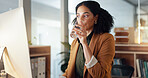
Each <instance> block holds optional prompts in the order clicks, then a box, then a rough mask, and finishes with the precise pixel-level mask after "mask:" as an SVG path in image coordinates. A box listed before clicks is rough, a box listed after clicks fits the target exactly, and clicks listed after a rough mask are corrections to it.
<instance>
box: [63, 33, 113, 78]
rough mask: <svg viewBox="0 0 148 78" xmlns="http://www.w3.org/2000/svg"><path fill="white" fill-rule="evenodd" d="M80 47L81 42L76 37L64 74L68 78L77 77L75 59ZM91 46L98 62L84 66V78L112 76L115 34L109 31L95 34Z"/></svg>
mask: <svg viewBox="0 0 148 78" xmlns="http://www.w3.org/2000/svg"><path fill="white" fill-rule="evenodd" d="M78 47H79V43H78V41H77V40H76V39H75V40H74V41H73V42H72V44H71V52H70V60H69V62H68V67H67V69H66V71H65V73H64V74H63V76H65V77H66V78H77V76H76V75H75V61H76V55H77V50H78ZM89 47H90V49H91V52H92V53H93V55H94V56H95V57H96V59H97V60H98V63H96V64H95V65H94V66H93V67H91V68H88V69H87V68H86V66H84V71H83V72H84V73H83V78H111V68H112V64H113V58H114V55H115V43H114V38H113V36H112V35H111V34H109V33H104V34H93V36H92V39H91V41H90V44H89Z"/></svg>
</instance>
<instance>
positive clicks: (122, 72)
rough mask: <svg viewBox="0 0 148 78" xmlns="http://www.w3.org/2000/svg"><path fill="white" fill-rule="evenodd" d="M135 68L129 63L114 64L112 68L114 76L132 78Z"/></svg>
mask: <svg viewBox="0 0 148 78" xmlns="http://www.w3.org/2000/svg"><path fill="white" fill-rule="evenodd" d="M133 72H134V68H133V67H132V66H129V65H113V67H112V70H111V75H112V78H131V77H132V75H133Z"/></svg>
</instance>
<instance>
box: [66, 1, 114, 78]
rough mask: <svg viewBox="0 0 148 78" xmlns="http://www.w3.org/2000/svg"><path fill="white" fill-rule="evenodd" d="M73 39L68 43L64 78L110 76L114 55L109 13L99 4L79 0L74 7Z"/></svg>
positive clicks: (111, 23) (106, 77) (103, 77)
mask: <svg viewBox="0 0 148 78" xmlns="http://www.w3.org/2000/svg"><path fill="white" fill-rule="evenodd" d="M76 16H77V17H76V19H75V20H74V21H73V22H74V23H76V22H77V25H76V28H73V30H72V31H75V32H76V34H77V35H78V37H77V39H75V40H74V41H73V42H72V45H71V52H70V60H69V63H68V67H67V69H66V71H65V73H64V74H63V76H64V77H66V78H111V68H112V64H113V58H114V55H115V45H114V38H113V36H112V35H111V34H109V32H110V29H111V28H112V27H113V19H112V16H111V15H110V14H109V13H108V12H107V11H106V10H104V9H102V8H101V7H100V5H99V3H97V2H95V1H83V2H81V3H79V4H78V5H77V6H76ZM78 28H79V29H78Z"/></svg>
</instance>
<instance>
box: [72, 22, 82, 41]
mask: <svg viewBox="0 0 148 78" xmlns="http://www.w3.org/2000/svg"><path fill="white" fill-rule="evenodd" d="M81 23H83V24H84V21H81ZM76 25H78V23H77V22H76V24H75V25H74V26H73V29H74V28H78V29H81V28H80V27H78V26H76ZM79 25H81V24H79ZM73 29H72V32H71V34H70V36H71V37H72V38H74V39H76V38H77V37H78V35H77V34H76V32H75V31H73Z"/></svg>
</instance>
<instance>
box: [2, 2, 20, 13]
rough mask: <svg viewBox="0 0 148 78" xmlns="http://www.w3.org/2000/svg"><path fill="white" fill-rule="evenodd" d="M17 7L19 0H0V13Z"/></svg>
mask: <svg viewBox="0 0 148 78" xmlns="http://www.w3.org/2000/svg"><path fill="white" fill-rule="evenodd" d="M18 7H19V0H0V13H3V12H6V11H9V10H12V9H15V8H18Z"/></svg>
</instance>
